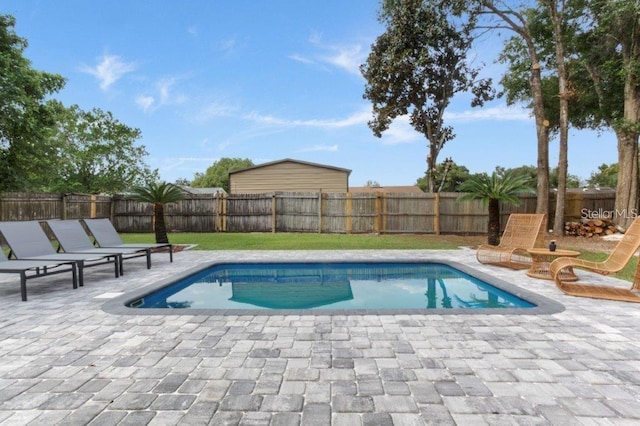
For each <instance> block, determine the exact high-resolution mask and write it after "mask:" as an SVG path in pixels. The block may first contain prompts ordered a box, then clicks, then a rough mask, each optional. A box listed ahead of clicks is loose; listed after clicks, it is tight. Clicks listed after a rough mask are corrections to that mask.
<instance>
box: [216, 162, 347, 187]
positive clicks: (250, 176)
mask: <svg viewBox="0 0 640 426" xmlns="http://www.w3.org/2000/svg"><path fill="white" fill-rule="evenodd" d="M348 187H349V174H348V173H347V172H344V171H340V170H333V169H330V168H323V167H315V166H310V165H307V164H298V163H280V164H274V165H272V166H265V167H259V168H255V169H249V170H243V171H239V172H235V173H231V174H230V175H229V188H230V192H231V193H232V194H243V193H245V194H248V193H251V194H257V193H264V192H276V191H289V192H320V191H321V192H347V190H348Z"/></svg>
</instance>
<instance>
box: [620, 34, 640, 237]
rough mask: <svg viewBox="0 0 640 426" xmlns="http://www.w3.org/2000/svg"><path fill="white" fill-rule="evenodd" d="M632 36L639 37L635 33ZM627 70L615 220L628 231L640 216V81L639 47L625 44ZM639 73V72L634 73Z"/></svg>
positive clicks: (623, 51) (639, 44)
mask: <svg viewBox="0 0 640 426" xmlns="http://www.w3.org/2000/svg"><path fill="white" fill-rule="evenodd" d="M632 34H634V35H637V33H636V32H635V31H634V32H632ZM622 56H623V61H624V68H625V70H626V76H625V84H624V123H623V125H622V127H621V128H617V129H616V136H617V138H618V186H617V187H616V205H615V208H616V211H615V217H616V222H617V224H618V225H620V226H623V227H625V228H626V227H628V226H629V225H630V224H631V222H632V221H633V219H634V218H635V217H636V216H637V215H638V210H637V209H638V177H639V176H638V138H639V136H640V132H639V130H638V125H639V124H640V81H639V79H638V77H637V70H636V68H635V67H637V63H638V61H640V43H638V42H637V41H635V40H632V41H629V42H628V43H626V44H625V43H623V49H622ZM634 70H636V71H634Z"/></svg>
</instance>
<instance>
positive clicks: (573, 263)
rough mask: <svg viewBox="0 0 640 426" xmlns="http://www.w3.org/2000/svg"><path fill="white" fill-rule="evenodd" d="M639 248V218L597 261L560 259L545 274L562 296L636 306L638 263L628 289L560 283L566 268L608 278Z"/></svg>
mask: <svg viewBox="0 0 640 426" xmlns="http://www.w3.org/2000/svg"><path fill="white" fill-rule="evenodd" d="M639 248H640V217H638V218H636V219H635V220H634V221H633V223H632V224H631V225H630V226H629V228H627V230H626V232H625V233H624V236H623V237H622V239H621V240H620V241H619V242H618V244H616V246H615V248H614V249H613V251H612V252H611V254H610V255H609V257H607V259H605V260H603V261H601V262H594V261H589V260H584V259H575V258H566V257H560V258H558V259H556V260H554V261H553V262H551V265H549V273H550V274H551V276H552V277H553V280H554V281H555V283H556V286H557V287H558V288H559V289H560V290H561V291H562V292H564V293H566V294H569V295H571V296H580V297H590V298H593V299H608V300H617V301H623V302H635V303H640V264H639V267H637V268H636V273H635V277H634V280H633V283H632V284H631V288H628V289H627V288H620V287H613V286H606V285H594V284H588V283H585V282H584V281H582V282H581V281H578V282H572V283H569V282H566V281H563V280H562V279H563V277H564V276H565V274H563V273H562V271H563V270H564V269H567V268H581V269H585V270H588V271H591V272H595V273H598V274H600V275H605V276H606V275H610V274H614V273H616V272H619V271H620V270H621V269H622V268H624V267H625V265H626V264H627V263H629V261H630V260H631V258H632V257H633V255H634V254H635V252H636V251H637V250H638V249H639Z"/></svg>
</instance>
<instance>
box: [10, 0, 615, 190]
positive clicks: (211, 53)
mask: <svg viewBox="0 0 640 426" xmlns="http://www.w3.org/2000/svg"><path fill="white" fill-rule="evenodd" d="M378 4H379V3H378V2H376V1H373V0H349V1H337V0H323V1H304V2H301V1H299V0H298V1H294V0H270V1H249V0H234V1H220V0H218V1H215V0H188V1H167V0H135V1H130V0H108V1H105V0H91V1H86V0H83V1H80V0H64V1H48V0H3V1H2V3H1V4H0V13H2V14H10V15H13V16H14V17H15V18H16V20H17V23H16V32H17V33H18V35H20V36H21V37H24V38H26V39H27V40H28V42H29V47H28V49H27V50H26V52H25V55H26V57H27V58H29V59H30V60H31V61H32V65H33V67H34V68H36V69H39V70H42V71H47V72H53V73H59V74H61V75H63V76H64V77H66V78H67V79H68V82H67V85H66V87H65V89H64V90H63V91H62V92H60V93H59V94H57V95H56V98H58V99H60V100H61V101H62V102H64V103H65V104H66V105H71V104H78V105H79V106H80V107H81V108H83V109H87V110H88V109H91V108H93V107H98V108H101V109H103V110H105V111H111V112H112V113H113V114H114V116H115V117H116V118H117V119H118V120H120V121H121V122H123V123H125V124H127V125H128V126H130V127H136V128H139V129H140V130H141V131H142V138H141V139H140V140H139V143H140V144H142V145H144V146H145V147H146V149H147V151H148V153H149V156H148V157H147V158H146V162H147V163H148V164H149V166H150V167H152V168H157V169H158V170H159V172H160V177H161V178H162V179H163V180H166V181H169V182H173V181H175V180H176V179H177V178H187V179H192V178H193V176H194V174H195V173H196V172H204V171H205V170H206V169H207V167H209V166H210V165H211V164H212V163H213V162H214V161H216V160H218V159H220V158H222V157H239V158H249V159H251V160H252V161H253V162H254V163H255V164H260V163H264V162H270V161H276V160H280V159H283V158H294V159H298V160H302V161H309V162H314V163H320V164H327V165H331V166H336V167H342V168H346V169H350V170H352V173H351V176H350V180H349V184H350V185H351V186H362V185H364V184H365V183H366V182H367V181H369V180H373V181H377V182H379V183H380V184H381V185H384V186H389V185H412V184H414V183H415V181H416V179H418V178H419V177H422V176H423V175H424V172H425V169H426V162H425V158H426V154H427V148H426V141H425V140H424V138H423V137H422V136H421V135H419V134H418V133H417V132H415V131H414V130H412V129H411V127H410V126H409V125H408V123H407V121H406V120H403V119H398V120H397V121H396V122H395V123H394V125H392V127H391V128H390V129H389V131H387V132H386V134H385V135H384V136H383V137H382V138H376V137H375V136H373V134H372V132H371V130H370V129H369V128H368V127H367V121H368V120H369V119H370V117H371V106H370V104H369V102H368V101H366V100H364V99H363V98H362V94H363V91H364V85H365V82H364V79H363V78H362V77H361V75H360V73H359V71H358V66H359V65H360V64H361V63H363V62H364V61H365V60H366V56H367V54H368V52H369V49H370V46H371V44H372V43H373V42H374V41H375V39H376V37H377V36H378V35H380V34H381V33H382V32H383V31H384V28H383V27H382V26H381V25H380V24H379V23H378V21H377V19H376V16H377V8H378ZM500 47H501V42H500V41H499V40H498V39H497V38H495V37H490V36H485V37H484V39H483V40H481V41H480V42H479V43H478V45H477V50H476V57H477V63H480V62H484V63H486V65H487V69H486V71H485V74H486V75H488V76H493V77H494V78H495V79H499V76H500V72H501V68H500V67H499V66H498V65H496V64H494V63H493V61H494V58H495V56H496V52H498V51H499V49H500ZM447 119H448V123H449V124H451V125H452V126H453V127H454V131H455V133H456V138H455V139H454V140H453V141H451V142H449V143H448V144H447V145H446V146H445V148H444V149H443V151H442V152H441V156H440V157H439V159H440V160H441V161H442V160H444V158H445V157H452V158H453V160H454V161H455V162H456V163H457V164H459V165H463V166H466V167H467V168H468V169H469V170H470V171H471V172H472V173H477V172H491V171H493V170H494V169H495V167H496V166H503V167H507V168H509V167H518V166H522V165H535V164H536V161H537V154H536V138H535V129H534V126H533V120H532V119H531V118H530V117H529V113H528V112H527V111H526V110H523V109H522V108H518V107H511V108H508V107H506V105H505V103H504V101H503V100H496V101H494V102H491V103H489V104H487V105H485V106H484V107H483V108H471V107H470V106H469V99H468V97H467V96H459V97H458V98H457V99H456V100H454V102H453V103H452V105H451V107H450V109H449V110H448V114H447ZM557 148H558V144H557V141H554V142H552V144H551V146H550V152H551V157H550V162H551V164H552V165H553V166H555V165H556V163H557ZM614 162H617V150H616V140H615V137H614V135H613V134H612V133H611V132H606V133H604V134H602V135H598V134H597V133H596V132H593V131H571V133H570V141H569V173H570V174H574V175H577V176H579V177H581V178H584V179H586V178H588V177H589V176H590V174H591V172H593V171H595V170H596V169H597V167H598V166H599V165H600V164H602V163H608V164H610V163H614Z"/></svg>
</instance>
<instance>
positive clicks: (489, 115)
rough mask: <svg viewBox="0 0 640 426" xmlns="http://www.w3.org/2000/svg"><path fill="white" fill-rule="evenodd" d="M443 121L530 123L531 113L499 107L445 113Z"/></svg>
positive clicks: (514, 108)
mask: <svg viewBox="0 0 640 426" xmlns="http://www.w3.org/2000/svg"><path fill="white" fill-rule="evenodd" d="M444 119H445V121H453V122H469V121H487V120H495V121H531V120H533V118H532V117H531V112H530V111H529V110H527V109H525V108H518V107H509V106H507V105H500V106H496V107H488V108H472V109H468V110H466V111H462V112H445V114H444Z"/></svg>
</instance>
